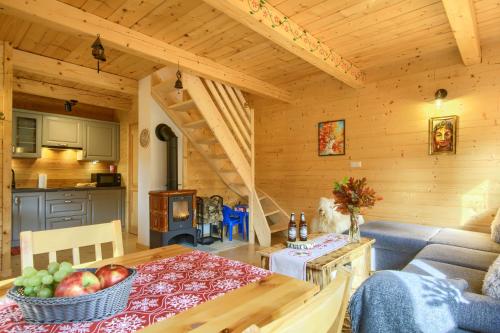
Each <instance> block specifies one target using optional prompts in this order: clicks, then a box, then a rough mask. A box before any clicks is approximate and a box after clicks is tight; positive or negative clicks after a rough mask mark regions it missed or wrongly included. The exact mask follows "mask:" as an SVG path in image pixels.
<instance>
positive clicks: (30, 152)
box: [12, 110, 42, 158]
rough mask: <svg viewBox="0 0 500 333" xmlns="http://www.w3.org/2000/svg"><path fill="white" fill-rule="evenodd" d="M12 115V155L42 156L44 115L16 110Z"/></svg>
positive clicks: (23, 156) (20, 156)
mask: <svg viewBox="0 0 500 333" xmlns="http://www.w3.org/2000/svg"><path fill="white" fill-rule="evenodd" d="M12 116H13V117H12V157H17V158H39V157H41V156H42V153H41V143H42V115H40V114H36V113H31V112H23V111H20V110H14V112H13V114H12Z"/></svg>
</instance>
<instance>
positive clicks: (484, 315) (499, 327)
mask: <svg viewBox="0 0 500 333" xmlns="http://www.w3.org/2000/svg"><path fill="white" fill-rule="evenodd" d="M457 319H458V326H459V327H460V328H462V329H466V330H469V331H474V332H481V333H498V332H500V300H498V299H494V298H491V297H489V296H485V295H480V294H473V293H468V292H464V293H463V301H462V302H460V304H459V309H458V318H457Z"/></svg>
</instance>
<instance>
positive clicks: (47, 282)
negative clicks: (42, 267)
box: [42, 275, 54, 286]
mask: <svg viewBox="0 0 500 333" xmlns="http://www.w3.org/2000/svg"><path fill="white" fill-rule="evenodd" d="M42 283H43V284H44V285H46V286H49V285H51V284H52V283H54V277H53V276H52V275H45V276H44V277H42Z"/></svg>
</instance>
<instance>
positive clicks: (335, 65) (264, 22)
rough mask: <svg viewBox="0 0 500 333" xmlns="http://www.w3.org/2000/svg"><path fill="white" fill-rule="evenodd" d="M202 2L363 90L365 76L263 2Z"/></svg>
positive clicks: (240, 0)
mask: <svg viewBox="0 0 500 333" xmlns="http://www.w3.org/2000/svg"><path fill="white" fill-rule="evenodd" d="M203 1H205V2H206V3H208V4H209V5H211V6H212V7H214V8H216V9H218V10H220V11H222V12H223V13H224V14H226V15H228V16H230V17H231V18H233V19H234V20H236V21H237V22H239V23H241V24H243V25H245V26H247V27H248V28H250V29H252V30H254V31H255V32H257V33H258V34H260V35H262V36H264V37H266V38H268V39H269V40H271V41H273V42H274V43H276V44H278V45H280V46H281V47H283V48H285V49H286V50H288V51H290V52H291V53H293V54H295V55H296V56H297V57H299V58H301V59H303V60H305V61H307V62H308V63H310V64H312V65H314V66H316V67H317V68H319V69H320V70H322V71H324V72H326V73H328V74H330V75H331V76H333V77H335V78H336V79H338V80H340V81H342V82H344V83H345V84H347V85H349V86H351V87H353V88H361V87H362V86H363V84H364V80H365V73H363V71H362V70H360V69H359V68H357V67H356V66H355V65H354V64H352V63H351V62H350V61H348V60H347V59H344V58H343V57H342V56H340V55H339V54H338V53H336V52H335V51H334V50H332V49H331V48H330V47H328V46H327V45H326V44H324V43H322V42H321V41H319V40H318V39H316V38H315V37H314V36H312V35H311V34H310V33H309V32H307V31H306V30H305V29H304V28H303V27H301V26H300V25H298V24H297V23H295V22H294V21H293V20H291V19H290V18H289V17H286V16H285V15H284V14H283V13H281V12H280V11H279V10H277V9H276V8H274V7H273V6H271V5H270V4H268V3H267V1H248V0H203Z"/></svg>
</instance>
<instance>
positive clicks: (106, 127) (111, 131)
mask: <svg viewBox="0 0 500 333" xmlns="http://www.w3.org/2000/svg"><path fill="white" fill-rule="evenodd" d="M119 141H120V140H119V126H118V124H115V123H109V122H104V121H85V123H84V132H83V150H82V151H81V152H79V156H78V159H79V160H87V161H94V160H97V161H117V160H118V155H119V150H120V147H119Z"/></svg>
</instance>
